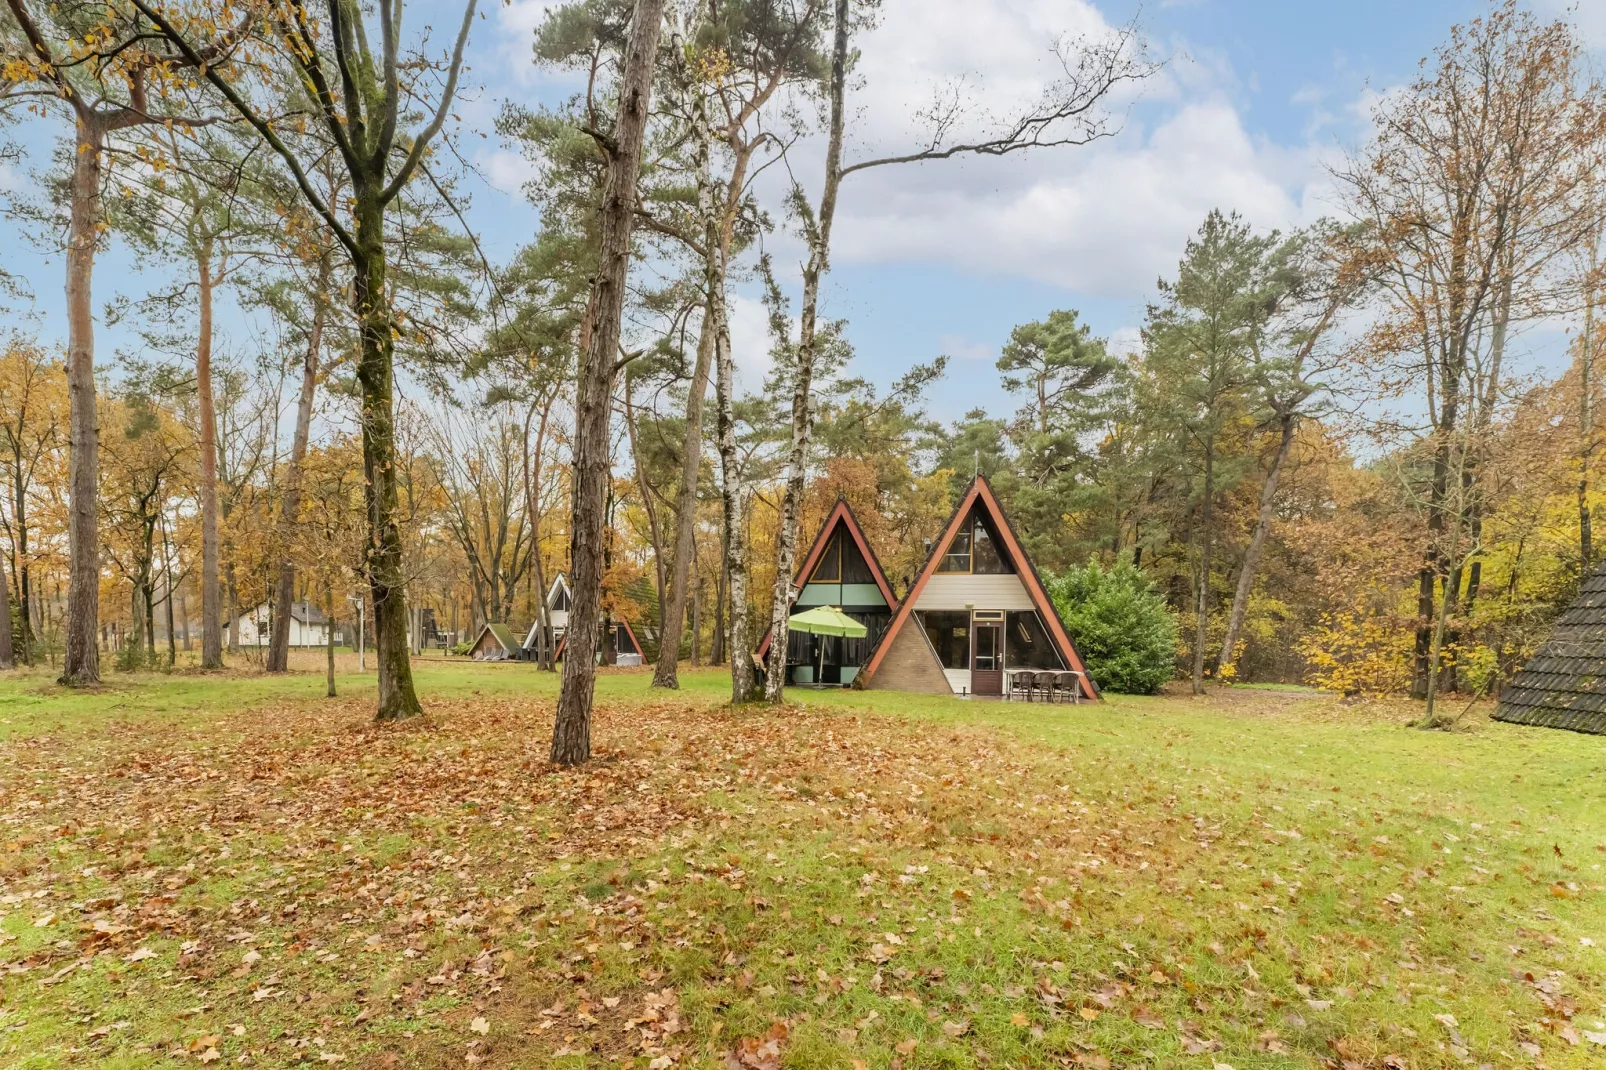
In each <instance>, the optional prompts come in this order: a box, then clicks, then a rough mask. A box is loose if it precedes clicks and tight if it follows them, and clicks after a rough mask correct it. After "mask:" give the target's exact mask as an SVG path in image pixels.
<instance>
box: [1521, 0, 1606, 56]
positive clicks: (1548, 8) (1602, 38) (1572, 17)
mask: <svg viewBox="0 0 1606 1070" xmlns="http://www.w3.org/2000/svg"><path fill="white" fill-rule="evenodd" d="M1534 7H1536V8H1537V9H1538V10H1539V12H1540V14H1542V15H1546V16H1549V17H1551V18H1562V19H1566V20H1567V21H1568V22H1571V23H1572V24H1573V25H1574V26H1576V27H1577V28H1578V34H1579V36H1580V37H1581V38H1583V41H1584V44H1586V45H1588V46H1589V47H1590V48H1594V49H1599V48H1603V47H1606V3H1602V2H1601V0H1535V2H1534Z"/></svg>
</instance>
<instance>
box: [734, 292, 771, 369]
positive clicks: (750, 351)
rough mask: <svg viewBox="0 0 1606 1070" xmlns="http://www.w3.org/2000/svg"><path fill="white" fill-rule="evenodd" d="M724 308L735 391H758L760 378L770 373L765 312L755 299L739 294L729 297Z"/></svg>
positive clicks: (767, 314)
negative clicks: (727, 321)
mask: <svg viewBox="0 0 1606 1070" xmlns="http://www.w3.org/2000/svg"><path fill="white" fill-rule="evenodd" d="M727 309H728V311H727V316H728V318H729V320H730V331H731V359H732V360H733V361H734V362H735V364H736V385H737V389H738V390H743V391H750V390H758V389H759V388H761V387H762V386H763V385H764V376H765V375H767V374H769V370H770V346H771V345H772V344H773V340H772V339H771V338H770V316H769V310H768V309H766V308H765V307H764V302H762V301H760V300H759V299H757V298H756V297H747V296H744V295H742V294H739V293H732V294H730V295H729V304H728V306H727Z"/></svg>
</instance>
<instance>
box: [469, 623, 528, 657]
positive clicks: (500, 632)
mask: <svg viewBox="0 0 1606 1070" xmlns="http://www.w3.org/2000/svg"><path fill="white" fill-rule="evenodd" d="M486 632H490V633H491V634H492V635H493V636H495V637H496V641H497V642H498V643H501V644H502V648H503V649H504V650H506V651H507V652H508V653H509V654H511V653H513V652H514V651H516V650H518V649H519V644H518V641H517V640H515V639H514V638H513V629H511V628H509V627H508V626H507V625H506V624H487V625H486V626H485V627H483V628H481V629H480V630H479V632H478V633H476V634H475V636H474V641H473V642H472V643H470V644H469V647H470V648H471V649H472V648H473V647H477V646H479V645H480V640H481V639H483V638H485V633H486Z"/></svg>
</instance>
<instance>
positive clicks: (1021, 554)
mask: <svg viewBox="0 0 1606 1070" xmlns="http://www.w3.org/2000/svg"><path fill="white" fill-rule="evenodd" d="M977 501H980V502H981V503H982V505H983V506H984V507H985V508H986V510H987V512H988V513H989V514H991V516H992V519H993V524H994V526H995V527H996V528H997V529H998V534H999V538H1000V539H1001V540H1002V541H1003V543H1004V549H1005V551H1006V552H1007V553H1008V554H1009V557H1010V560H1011V561H1012V562H1013V563H1014V565H1015V571H1016V573H1017V574H1018V575H1019V576H1020V578H1021V583H1022V585H1023V586H1025V588H1026V593H1027V594H1028V595H1030V596H1031V599H1032V604H1033V605H1034V606H1036V607H1037V612H1038V614H1039V615H1040V616H1042V618H1043V622H1044V624H1046V625H1047V627H1048V629H1049V634H1050V635H1051V636H1052V637H1053V639H1054V642H1055V644H1056V645H1057V646H1058V647H1059V649H1060V656H1061V657H1063V658H1064V659H1065V663H1066V664H1067V665H1068V666H1070V667H1071V668H1072V669H1074V670H1076V671H1077V672H1080V673H1081V674H1082V679H1083V681H1084V682H1085V685H1086V687H1087V690H1088V691H1089V692H1090V693H1091V694H1092V696H1093V697H1094V698H1098V697H1099V692H1098V686H1097V685H1096V684H1094V683H1093V678H1092V677H1091V676H1089V675H1088V672H1087V665H1086V664H1084V663H1083V661H1082V655H1081V654H1079V653H1078V652H1077V650H1076V644H1075V643H1072V642H1071V637H1070V635H1069V634H1068V633H1067V632H1066V630H1065V622H1064V621H1062V620H1060V615H1059V610H1057V609H1055V608H1054V602H1053V600H1052V599H1051V598H1049V597H1048V592H1047V591H1045V590H1044V589H1043V581H1042V579H1041V578H1040V577H1039V576H1038V575H1037V566H1036V565H1034V564H1032V560H1031V558H1029V557H1027V556H1026V551H1025V550H1023V549H1022V548H1021V545H1020V540H1019V539H1017V538H1016V537H1015V529H1014V526H1013V525H1011V524H1010V522H1009V517H1008V516H1007V515H1006V514H1005V513H1004V509H1003V506H1001V505H999V504H998V499H997V497H995V496H994V495H993V488H992V486H991V484H989V483H988V482H987V477H986V476H977V477H976V478H975V479H974V480H973V481H972V482H971V484H970V488H969V489H968V490H966V491H965V496H964V497H963V498H961V499H960V501H959V506H958V507H957V508H956V509H955V510H954V515H953V516H952V517H951V518H950V519H949V521H948V526H947V527H946V528H945V529H944V530H943V533H942V537H941V538H940V539H938V540H937V542H936V543H934V544H933V545H932V548H931V553H930V554H929V555H928V556H927V558H926V564H925V567H923V568H922V569H921V570H920V577H919V578H918V579H917V580H915V585H914V586H913V587H911V588H910V589H909V593H908V594H907V595H906V596H905V597H904V600H903V604H902V605H900V606H899V607H898V612H897V613H896V614H894V616H893V618H892V623H891V624H889V625H888V626H887V630H886V631H885V632H884V633H883V634H882V636H881V641H880V642H879V643H877V644H876V649H875V653H874V654H873V655H871V657H870V664H868V665H866V666H865V667H864V676H865V679H866V680H869V679H870V678H871V677H873V676H874V675H875V672H876V670H877V669H879V668H880V667H881V661H882V659H883V658H884V657H885V656H886V652H887V650H888V649H889V648H890V647H891V645H892V638H893V636H895V635H896V634H897V632H898V630H899V629H900V628H902V627H903V626H904V624H905V623H907V621H908V619H909V617H910V615H911V614H913V613H914V607H915V602H916V601H918V600H919V598H920V592H921V591H923V590H925V587H926V581H927V580H929V579H930V578H931V577H932V576H933V575H934V574H935V573H936V571H937V564H938V562H940V561H941V560H942V556H943V554H944V553H946V552H947V550H948V546H949V544H951V543H952V542H953V540H954V535H956V534H957V533H958V531H959V526H960V525H961V524H962V523H964V521H965V519H966V518H967V517H969V516H970V511H971V509H972V508H973V507H974V506H975V504H976V502H977Z"/></svg>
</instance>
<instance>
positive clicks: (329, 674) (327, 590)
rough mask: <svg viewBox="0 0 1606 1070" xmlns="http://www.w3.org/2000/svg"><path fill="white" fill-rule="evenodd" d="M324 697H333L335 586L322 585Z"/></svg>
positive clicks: (330, 584)
mask: <svg viewBox="0 0 1606 1070" xmlns="http://www.w3.org/2000/svg"><path fill="white" fill-rule="evenodd" d="M323 616H324V626H323V638H324V643H323V645H324V681H325V683H326V685H327V686H326V687H325V689H324V695H325V696H326V697H328V698H334V697H335V585H334V584H333V583H325V584H324V585H323Z"/></svg>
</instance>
